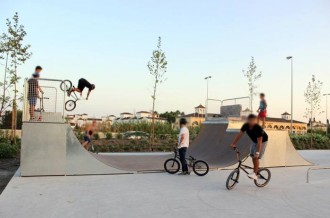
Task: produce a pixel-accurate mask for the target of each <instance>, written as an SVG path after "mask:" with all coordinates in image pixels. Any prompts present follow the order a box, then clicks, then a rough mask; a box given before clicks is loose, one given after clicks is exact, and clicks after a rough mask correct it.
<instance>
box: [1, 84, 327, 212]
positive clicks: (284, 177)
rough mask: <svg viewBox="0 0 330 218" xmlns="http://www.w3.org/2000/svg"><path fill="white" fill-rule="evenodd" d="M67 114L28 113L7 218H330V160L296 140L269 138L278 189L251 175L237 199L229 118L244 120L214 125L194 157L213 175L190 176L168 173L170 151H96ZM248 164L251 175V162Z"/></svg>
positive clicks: (245, 148)
mask: <svg viewBox="0 0 330 218" xmlns="http://www.w3.org/2000/svg"><path fill="white" fill-rule="evenodd" d="M47 82H49V80H47ZM57 82H59V81H57ZM63 96H64V95H63ZM63 98H65V96H64V97H63ZM58 107H61V105H60V106H58ZM230 108H231V109H230V110H229V111H235V113H237V110H241V106H240V105H230ZM62 111H64V110H57V112H56V113H55V112H47V113H44V114H43V115H42V116H43V119H44V120H41V121H40V120H39V121H32V122H31V121H29V119H28V117H27V116H28V115H27V114H25V116H26V117H25V118H24V119H25V121H24V124H23V137H22V149H21V166H20V168H19V170H18V171H17V172H16V174H15V176H14V177H13V178H12V180H11V181H10V183H9V184H8V186H7V187H6V189H5V191H4V192H3V194H2V195H1V196H0V217H204V216H206V215H205V214H207V216H206V217H266V216H267V217H326V216H327V215H328V213H329V209H328V206H327V204H328V200H327V195H329V194H330V191H329V189H328V185H329V182H330V172H329V171H327V170H322V167H326V166H329V165H330V160H329V158H327V157H328V156H329V155H330V152H328V151H299V152H298V151H296V150H295V148H294V146H293V144H292V142H291V141H290V138H289V135H288V132H287V131H276V130H273V131H268V135H269V144H268V146H267V149H266V152H265V154H264V157H263V159H262V161H261V165H262V167H268V168H269V169H270V171H271V173H272V177H271V181H270V183H269V184H268V185H267V186H266V187H264V188H258V187H256V186H255V185H254V184H253V182H252V181H251V180H250V179H248V178H247V176H245V175H242V176H241V179H240V181H239V183H238V184H237V186H236V187H235V189H234V190H231V191H228V190H227V189H226V187H225V182H226V179H227V177H228V175H229V173H230V172H231V170H232V169H233V168H234V167H235V166H236V164H237V158H236V155H235V152H234V151H233V150H232V148H231V147H230V146H229V145H230V143H231V142H232V140H233V138H234V136H235V135H236V134H237V133H238V131H239V129H235V128H233V127H232V125H231V124H230V119H228V116H229V115H231V116H237V114H235V113H234V114H229V115H228V114H225V116H222V117H218V118H210V119H208V120H206V121H205V122H204V123H203V124H202V127H201V130H200V132H199V134H198V136H197V138H196V139H195V140H194V141H193V142H192V144H191V146H190V148H189V152H188V153H189V155H191V156H194V157H196V158H197V159H201V160H204V161H206V162H207V163H208V165H209V166H210V172H209V173H208V174H207V175H206V176H204V177H199V176H196V175H194V174H192V175H190V176H184V177H180V176H177V175H171V174H168V173H166V172H164V161H165V160H167V159H168V158H171V157H173V153H170V152H167V153H166V152H165V153H161V152H157V153H152V152H149V153H145V152H142V153H99V154H96V153H91V152H89V151H86V150H85V149H84V148H83V147H82V146H81V144H80V141H79V140H78V139H77V138H76V136H75V134H74V133H73V130H72V128H71V127H70V126H69V125H68V124H66V123H65V121H64V119H62V118H61V117H63V114H62V113H63V112H62ZM226 111H228V107H227V108H226ZM223 113H224V112H222V109H221V108H220V109H219V114H223ZM31 136H33V137H31ZM250 143H251V141H250V139H248V138H247V137H244V138H243V139H242V140H241V141H240V143H239V144H238V149H239V150H240V151H241V154H242V156H243V157H246V156H248V154H249V144H250ZM244 163H245V164H247V165H250V166H251V160H250V159H247V160H246V161H245V162H244ZM310 169H312V170H310ZM307 177H308V183H307ZM182 202H185V204H184V206H182ZM179 205H181V206H179ZM251 208H255V210H251ZM256 208H258V209H256Z"/></svg>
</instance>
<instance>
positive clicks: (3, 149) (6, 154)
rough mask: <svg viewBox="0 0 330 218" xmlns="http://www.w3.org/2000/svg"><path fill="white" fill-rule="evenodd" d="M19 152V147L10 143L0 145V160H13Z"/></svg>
mask: <svg viewBox="0 0 330 218" xmlns="http://www.w3.org/2000/svg"><path fill="white" fill-rule="evenodd" d="M18 151H19V146H18V145H16V144H14V145H11V144H10V143H0V158H13V157H16V155H17V153H18Z"/></svg>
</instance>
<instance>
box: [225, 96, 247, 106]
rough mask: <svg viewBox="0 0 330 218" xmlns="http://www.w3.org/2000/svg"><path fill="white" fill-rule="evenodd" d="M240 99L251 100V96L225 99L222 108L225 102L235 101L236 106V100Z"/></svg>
mask: <svg viewBox="0 0 330 218" xmlns="http://www.w3.org/2000/svg"><path fill="white" fill-rule="evenodd" d="M240 99H250V96H244V97H238V98H228V99H224V100H222V101H221V106H222V104H223V102H225V101H233V100H234V101H235V104H236V100H240Z"/></svg>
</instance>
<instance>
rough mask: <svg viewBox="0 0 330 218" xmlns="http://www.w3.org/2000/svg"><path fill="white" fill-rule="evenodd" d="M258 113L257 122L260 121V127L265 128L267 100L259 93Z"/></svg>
mask: <svg viewBox="0 0 330 218" xmlns="http://www.w3.org/2000/svg"><path fill="white" fill-rule="evenodd" d="M257 112H258V113H259V114H258V123H259V121H260V120H261V121H262V128H265V127H266V126H265V122H266V116H267V102H266V99H265V94H264V93H260V105H259V109H258V110H257Z"/></svg>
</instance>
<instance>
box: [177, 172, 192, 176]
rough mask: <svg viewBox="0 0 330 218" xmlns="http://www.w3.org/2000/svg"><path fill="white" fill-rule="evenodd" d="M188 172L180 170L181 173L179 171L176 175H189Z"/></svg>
mask: <svg viewBox="0 0 330 218" xmlns="http://www.w3.org/2000/svg"><path fill="white" fill-rule="evenodd" d="M189 174H190V173H189V172H181V173H179V174H178V175H179V176H187V175H189Z"/></svg>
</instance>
